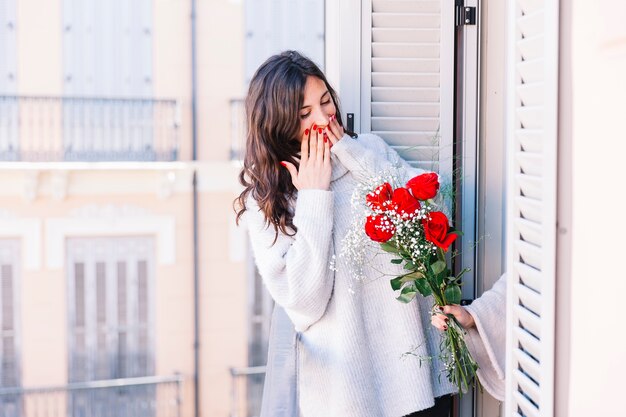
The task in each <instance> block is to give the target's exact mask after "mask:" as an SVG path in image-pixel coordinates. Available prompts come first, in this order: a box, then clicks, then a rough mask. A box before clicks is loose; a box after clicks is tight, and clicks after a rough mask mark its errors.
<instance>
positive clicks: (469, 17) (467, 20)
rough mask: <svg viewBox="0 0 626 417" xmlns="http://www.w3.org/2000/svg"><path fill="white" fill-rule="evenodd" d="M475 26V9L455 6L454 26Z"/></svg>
mask: <svg viewBox="0 0 626 417" xmlns="http://www.w3.org/2000/svg"><path fill="white" fill-rule="evenodd" d="M475 24H476V7H470V6H457V7H456V25H457V26H463V25H475Z"/></svg>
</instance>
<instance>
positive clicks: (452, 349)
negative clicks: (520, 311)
mask: <svg viewBox="0 0 626 417" xmlns="http://www.w3.org/2000/svg"><path fill="white" fill-rule="evenodd" d="M438 192H439V177H438V175H437V174H435V173H426V174H422V175H418V176H416V177H414V178H412V179H411V180H409V181H408V182H407V183H406V186H405V187H397V188H395V189H394V188H393V187H392V186H391V185H390V184H389V182H385V183H383V184H380V185H378V186H377V187H376V188H375V189H374V190H372V191H370V192H368V193H367V194H366V196H365V199H366V205H367V207H368V208H369V211H371V214H370V215H369V216H367V219H366V221H365V233H366V234H367V236H368V237H369V238H370V239H371V240H373V241H375V242H378V243H380V247H381V248H382V249H383V250H384V251H386V252H390V253H393V254H396V255H397V258H395V259H392V260H391V262H392V263H394V264H398V265H403V266H404V269H406V270H407V273H406V274H403V275H400V276H398V277H395V278H393V279H391V288H393V290H395V291H399V292H400V294H399V296H398V300H399V301H401V302H404V303H408V302H410V301H411V300H412V299H413V298H415V296H416V295H417V293H418V292H419V293H420V294H421V295H423V296H424V297H427V296H429V295H432V296H433V298H434V300H435V306H433V310H435V309H436V308H437V306H445V305H448V304H459V303H460V302H461V275H462V274H463V273H465V272H467V271H468V270H467V269H464V270H463V271H461V272H460V273H459V274H458V275H456V276H454V275H453V274H452V273H451V271H450V268H449V267H448V265H447V262H446V258H445V253H446V252H447V251H448V248H449V247H450V245H451V244H452V243H453V242H454V240H455V239H456V238H457V236H458V232H457V231H455V230H453V229H452V228H450V226H449V221H448V217H447V216H446V215H445V214H444V213H443V212H441V211H435V208H436V205H435V204H434V201H433V199H435V197H437V194H438ZM448 317H449V326H448V329H447V330H446V331H445V332H444V333H443V336H442V344H441V355H440V357H441V358H442V359H443V361H444V364H445V366H446V371H447V377H448V380H449V381H450V382H452V383H454V384H455V385H456V386H457V387H458V388H459V393H463V392H464V391H466V389H467V388H469V385H470V383H471V381H472V380H473V378H474V377H475V375H476V370H477V369H478V365H477V363H476V361H475V360H474V359H473V358H472V356H471V355H470V353H469V351H468V349H467V345H466V344H465V340H464V334H465V331H464V329H463V328H462V327H461V325H460V324H459V323H458V322H457V321H456V319H455V317H454V316H453V315H451V314H450V315H448Z"/></svg>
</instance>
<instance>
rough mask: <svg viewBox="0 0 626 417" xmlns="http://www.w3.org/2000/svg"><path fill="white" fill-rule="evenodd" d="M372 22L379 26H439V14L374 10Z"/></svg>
mask: <svg viewBox="0 0 626 417" xmlns="http://www.w3.org/2000/svg"><path fill="white" fill-rule="evenodd" d="M372 24H373V25H374V26H375V27H378V28H385V27H388V28H398V27H400V28H416V29H417V28H439V14H438V13H428V12H424V13H384V12H383V13H376V12H374V13H372Z"/></svg>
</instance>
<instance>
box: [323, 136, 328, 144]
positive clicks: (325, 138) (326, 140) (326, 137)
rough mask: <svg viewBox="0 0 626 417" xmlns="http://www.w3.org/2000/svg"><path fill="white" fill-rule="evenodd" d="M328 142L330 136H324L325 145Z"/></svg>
mask: <svg viewBox="0 0 626 417" xmlns="http://www.w3.org/2000/svg"><path fill="white" fill-rule="evenodd" d="M326 142H328V136H326V135H324V143H326Z"/></svg>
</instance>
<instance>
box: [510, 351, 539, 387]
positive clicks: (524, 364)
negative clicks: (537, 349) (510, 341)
mask: <svg viewBox="0 0 626 417" xmlns="http://www.w3.org/2000/svg"><path fill="white" fill-rule="evenodd" d="M513 356H514V357H515V359H517V361H518V363H519V364H520V368H521V369H522V371H523V372H524V373H526V374H528V376H530V377H531V378H532V379H534V380H535V381H537V382H541V381H540V377H539V376H540V375H541V368H540V366H539V362H537V361H536V360H534V359H533V358H531V357H530V356H528V354H527V353H526V352H524V351H523V350H521V349H514V350H513Z"/></svg>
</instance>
